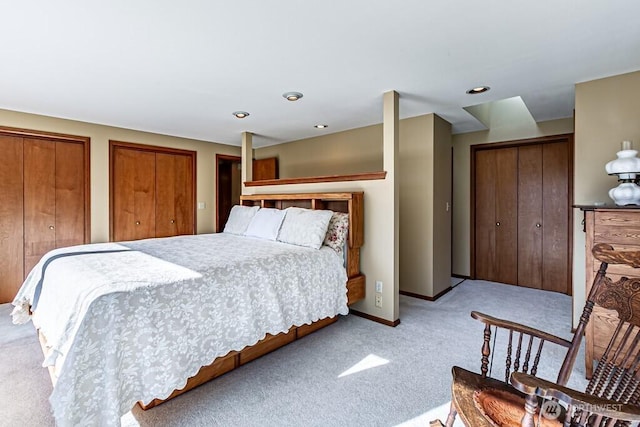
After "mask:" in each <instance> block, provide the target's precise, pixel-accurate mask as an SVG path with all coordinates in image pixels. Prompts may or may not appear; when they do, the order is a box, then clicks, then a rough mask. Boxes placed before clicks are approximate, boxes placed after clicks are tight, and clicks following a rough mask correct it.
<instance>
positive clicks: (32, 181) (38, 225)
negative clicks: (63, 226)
mask: <svg viewBox="0 0 640 427" xmlns="http://www.w3.org/2000/svg"><path fill="white" fill-rule="evenodd" d="M55 174H56V144H55V142H53V141H47V140H43V139H31V138H25V139H24V271H25V274H28V272H29V271H31V269H32V268H33V267H34V266H35V265H36V264H37V263H38V261H39V260H40V258H41V257H42V255H44V254H45V253H47V252H48V251H50V250H52V249H55V247H56V231H55V226H56V181H55Z"/></svg>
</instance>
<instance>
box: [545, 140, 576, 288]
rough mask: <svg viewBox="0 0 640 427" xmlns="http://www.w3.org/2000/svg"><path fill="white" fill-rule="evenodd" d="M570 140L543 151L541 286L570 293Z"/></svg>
mask: <svg viewBox="0 0 640 427" xmlns="http://www.w3.org/2000/svg"><path fill="white" fill-rule="evenodd" d="M570 156H571V153H570V146H569V142H567V141H563V142H554V143H549V144H544V145H543V150H542V164H543V172H542V186H543V188H544V195H543V201H542V206H543V209H542V224H543V227H542V263H543V266H544V268H543V271H542V284H543V285H542V288H543V289H545V290H548V291H556V292H562V293H570V289H571V283H570V274H569V268H570V267H569V245H570V242H569V229H570V226H569V224H570V223H569V221H570V220H569V216H570V213H571V212H570V209H569V201H570V200H571V198H570V191H571V190H570V188H569V182H570V180H569V177H570Z"/></svg>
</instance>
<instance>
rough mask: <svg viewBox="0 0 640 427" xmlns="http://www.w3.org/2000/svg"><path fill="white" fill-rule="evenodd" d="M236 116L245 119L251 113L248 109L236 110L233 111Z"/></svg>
mask: <svg viewBox="0 0 640 427" xmlns="http://www.w3.org/2000/svg"><path fill="white" fill-rule="evenodd" d="M231 114H233V115H234V116H236V117H237V118H239V119H244V118H245V117H247V116H248V115H249V113H247V112H246V111H234V112H233V113H231Z"/></svg>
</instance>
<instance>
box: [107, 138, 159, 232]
mask: <svg viewBox="0 0 640 427" xmlns="http://www.w3.org/2000/svg"><path fill="white" fill-rule="evenodd" d="M113 157H114V158H113V159H112V161H113V171H112V173H113V177H112V182H113V186H114V190H113V192H114V195H113V200H112V203H113V232H112V235H113V236H112V239H113V240H115V241H123V240H137V239H145V238H149V237H155V211H156V210H155V204H156V198H155V167H156V155H155V153H152V152H146V151H142V150H132V149H126V148H120V147H117V148H115V149H114V151H113Z"/></svg>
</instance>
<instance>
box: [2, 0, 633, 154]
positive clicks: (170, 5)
mask: <svg viewBox="0 0 640 427" xmlns="http://www.w3.org/2000/svg"><path fill="white" fill-rule="evenodd" d="M0 16H1V17H2V19H1V25H0V108H4V109H9V110H16V111H24V112H30V113H37V114H43V115H48V116H54V117H61V118H68V119H74V120H81V121H87V122H92V123H101V124H107V125H112V126H118V127H124V128H130V129H137V130H144V131H150V132H156V133H161V134H167V135H175V136H182V137H188V138H195V139H201V140H206V141H214V142H220V143H224V144H232V145H240V140H241V133H242V132H243V131H249V132H252V133H254V135H255V136H254V138H253V142H254V146H255V147H260V146H264V145H271V144H277V143H281V142H286V141H291V140H297V139H303V138H307V137H312V136H317V135H320V134H326V133H332V132H338V131H342V130H346V129H352V128H357V127H362V126H366V125H371V124H375V123H380V122H381V121H382V94H383V93H384V92H386V91H389V90H396V91H397V92H399V94H400V117H401V118H405V117H413V116H418V115H422V114H428V113H437V114H438V115H440V116H441V117H443V118H444V119H446V120H448V121H449V122H451V123H452V124H453V129H454V133H460V132H468V131H473V130H479V129H484V128H485V127H484V125H483V124H482V123H481V122H480V121H478V120H477V119H475V118H474V117H473V116H472V115H471V114H469V113H468V112H467V111H465V110H464V108H463V107H468V106H471V105H475V104H480V103H484V102H489V101H497V100H502V99H506V98H511V97H517V96H520V97H521V98H522V100H523V101H524V103H525V104H526V106H527V107H528V108H529V110H530V112H531V114H532V115H533V117H534V118H535V120H536V121H544V120H550V119H556V118H565V117H571V115H572V110H573V106H574V84H575V83H579V82H584V81H589V80H593V79H597V78H601V77H607V76H611V75H616V74H622V73H626V72H630V71H636V70H639V69H640V20H639V19H638V16H640V1H637V0H613V1H612V0H560V1H558V0H536V1H532V0H529V1H522V0H520V1H518V0H484V1H477V0H449V1H445V0H441V1H433V0H432V1H428V0H395V1H394V0H386V1H383V0H323V1H302V0H297V1H296V0H271V1H265V0H243V1H215V0H183V1H168V0H160V1H158V0H153V1H152V0H108V1H95V0H61V1H45V0H40V1H32V0H21V1H10V0H2V1H1V3H0ZM478 85H488V86H490V87H491V90H490V91H489V92H487V93H485V94H481V95H473V96H472V95H467V94H466V93H465V91H466V90H467V89H469V88H471V87H474V86H478ZM287 91H299V92H302V93H303V94H304V98H302V99H301V100H300V101H297V102H289V101H286V100H285V99H284V98H283V97H282V94H283V93H284V92H287ZM236 110H245V111H248V112H249V113H250V114H251V115H250V116H249V117H247V118H245V119H242V120H240V119H236V118H235V117H233V116H232V115H231V113H232V112H233V111H236ZM639 119H640V118H639ZM318 123H323V124H327V125H329V128H327V129H324V130H318V129H315V128H314V127H313V125H315V124H318Z"/></svg>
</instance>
